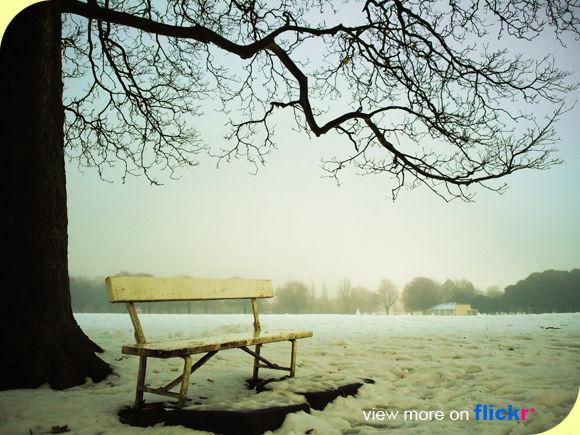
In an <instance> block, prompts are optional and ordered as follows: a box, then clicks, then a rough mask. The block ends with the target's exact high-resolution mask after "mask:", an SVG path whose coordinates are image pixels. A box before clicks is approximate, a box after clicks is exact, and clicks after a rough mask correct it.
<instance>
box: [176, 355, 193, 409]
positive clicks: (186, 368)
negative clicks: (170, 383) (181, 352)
mask: <svg viewBox="0 0 580 435" xmlns="http://www.w3.org/2000/svg"><path fill="white" fill-rule="evenodd" d="M183 359H184V364H183V380H182V381H181V389H180V390H179V403H178V404H177V406H178V407H179V408H183V405H185V400H186V399H187V388H188V387H189V375H190V374H191V365H192V360H191V356H190V355H188V356H184V357H183Z"/></svg>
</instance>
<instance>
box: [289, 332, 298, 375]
mask: <svg viewBox="0 0 580 435" xmlns="http://www.w3.org/2000/svg"><path fill="white" fill-rule="evenodd" d="M290 342H291V343H292V355H291V357H290V377H291V378H293V377H294V374H295V373H296V345H297V343H296V340H290Z"/></svg>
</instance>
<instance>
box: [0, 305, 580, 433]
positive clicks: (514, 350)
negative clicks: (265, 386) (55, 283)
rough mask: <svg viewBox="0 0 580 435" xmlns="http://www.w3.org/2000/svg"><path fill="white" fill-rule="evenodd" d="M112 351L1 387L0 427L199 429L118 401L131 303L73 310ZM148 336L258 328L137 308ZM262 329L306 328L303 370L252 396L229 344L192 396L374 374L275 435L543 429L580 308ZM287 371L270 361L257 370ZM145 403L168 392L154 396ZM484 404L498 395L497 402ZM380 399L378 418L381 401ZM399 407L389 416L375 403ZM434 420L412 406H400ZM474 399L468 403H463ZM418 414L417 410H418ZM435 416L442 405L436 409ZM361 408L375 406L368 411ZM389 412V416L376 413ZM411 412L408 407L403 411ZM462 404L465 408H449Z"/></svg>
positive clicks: (132, 361)
mask: <svg viewBox="0 0 580 435" xmlns="http://www.w3.org/2000/svg"><path fill="white" fill-rule="evenodd" d="M76 317H77V320H78V322H79V324H80V325H81V327H82V328H83V330H84V331H85V332H86V333H87V334H88V335H89V336H90V337H91V338H92V339H93V340H94V341H95V342H96V343H98V344H99V345H100V346H101V347H103V349H104V350H105V353H104V354H103V355H102V357H103V358H104V359H105V360H106V361H107V362H108V363H110V364H111V365H112V366H113V368H114V370H115V373H116V375H113V376H111V377H109V378H108V379H107V380H105V381H104V382H101V383H98V384H92V383H91V382H87V383H86V384H85V385H82V386H79V387H75V388H71V389H69V390H67V391H52V390H50V389H49V388H48V387H46V386H45V387H42V388H39V389H35V390H15V391H2V392H0V403H1V404H2V406H1V407H0V433H1V434H31V433H32V434H40V433H50V431H51V428H52V427H53V426H65V425H66V426H68V428H69V429H70V431H71V432H72V433H80V434H105V433H106V434H117V433H127V434H132V433H145V434H182V433H183V434H185V433H187V434H191V433H202V432H196V431H192V430H191V429H187V428H184V427H179V426H177V427H165V426H163V425H158V426H155V427H151V428H146V429H142V428H134V427H130V426H126V425H123V424H121V423H120V422H119V421H118V418H117V415H116V414H117V411H118V410H119V409H120V408H121V407H123V406H126V405H130V404H132V402H133V400H134V389H135V383H136V374H137V364H138V358H137V357H133V356H125V355H122V354H121V345H122V344H126V343H132V342H133V341H134V340H133V331H132V326H131V323H130V320H129V316H128V315H127V314H77V315H76ZM140 318H141V321H142V323H143V327H144V330H145V334H146V336H147V338H148V340H150V341H152V340H156V339H160V338H165V337H167V336H171V337H175V338H182V337H188V336H202V335H211V334H223V333H228V332H242V331H248V332H249V331H251V324H252V318H251V315H155V314H150V315H141V316H140ZM260 319H261V322H262V329H279V328H284V329H285V328H294V329H311V330H312V331H313V332H314V337H312V338H307V339H302V340H299V344H298V368H297V377H296V378H294V379H290V380H285V381H282V382H279V383H274V384H270V385H271V386H272V390H273V391H268V392H263V393H260V394H256V393H255V392H254V391H249V390H246V389H245V388H244V379H246V378H248V377H250V376H251V367H252V358H251V357H250V356H249V355H247V354H245V353H244V352H242V351H240V350H237V349H233V350H228V351H223V352H220V353H218V354H217V355H216V356H215V357H214V358H213V359H212V360H210V361H209V362H208V363H207V364H206V365H205V366H203V367H202V368H201V369H200V370H199V371H197V372H196V373H195V374H194V375H193V376H192V379H191V381H192V385H191V386H190V388H189V398H191V399H192V402H189V403H190V405H189V406H196V407H202V408H206V409H241V408H259V407H266V406H274V405H285V404H291V403H297V402H302V401H304V397H303V396H301V395H297V394H295V392H300V391H319V390H323V389H327V388H330V387H332V386H337V385H343V384H347V383H351V382H356V381H360V379H361V378H372V379H373V380H374V381H375V383H374V384H365V385H363V386H362V387H361V389H360V390H359V392H358V394H357V395H356V396H355V397H346V398H338V399H336V400H335V401H334V402H332V403H331V404H330V405H328V406H327V407H326V408H325V409H324V410H323V411H315V410H313V411H312V412H311V414H306V413H304V412H300V413H297V414H291V415H289V416H288V417H287V418H286V420H285V422H284V424H283V426H282V427H280V428H279V429H278V430H276V431H275V432H274V433H275V434H304V433H313V434H358V433H361V434H376V433H383V432H389V433H393V434H414V433H419V434H422V433H424V434H428V433H458V434H459V433H463V434H464V433H486V434H487V433H490V434H529V433H539V432H542V431H545V430H548V429H550V428H552V427H554V426H555V425H556V424H558V423H559V422H560V421H562V420H563V419H564V417H566V415H567V414H568V413H569V411H570V409H571V408H572V405H573V404H574V402H575V400H576V397H577V395H578V387H579V384H580V313H579V314H542V315H503V316H477V317H440V316H388V317H387V316H355V315H351V316H349V315H262V316H261V317H260ZM289 349H290V346H289V344H288V343H278V344H270V345H266V346H265V347H264V348H263V353H264V355H265V356H266V357H267V358H269V357H271V358H272V359H273V360H275V361H278V362H282V363H284V364H286V363H287V358H288V357H289ZM181 369H182V360H181V359H179V358H175V359H169V360H165V361H163V360H156V359H149V364H148V373H147V374H148V378H147V382H148V383H151V385H160V384H163V383H167V382H168V381H169V380H171V379H173V378H174V377H175V376H177V375H178V374H179V371H180V370H181ZM279 374H280V372H272V371H268V370H263V369H262V371H261V375H262V376H268V377H269V376H275V375H279ZM145 399H146V400H149V401H159V400H160V399H162V398H161V397H160V396H154V395H149V394H145ZM477 404H482V405H488V406H489V405H493V406H494V409H499V408H505V409H507V408H508V406H509V405H512V406H513V408H517V409H521V408H526V409H531V408H534V412H533V413H532V412H528V414H527V415H526V419H525V421H524V420H520V421H515V420H511V421H510V420H507V419H506V420H504V421H499V420H493V421H489V420H488V421H482V420H481V418H482V417H481V416H480V420H476V415H475V413H474V408H475V406H476V405H477ZM488 409H489V407H488ZM373 410H374V411H375V414H374V415H375V419H374V420H373V418H372V415H373V414H372V411H373ZM379 410H382V411H385V412H390V413H396V412H397V411H399V413H398V414H396V417H394V418H391V419H390V420H389V419H388V418H385V417H384V414H380V413H379V414H377V411H379ZM412 410H416V411H417V412H418V413H417V414H416V415H418V416H419V415H422V416H423V417H425V416H427V415H428V413H427V412H422V413H421V411H441V413H439V414H436V413H435V412H432V413H431V416H432V418H433V419H432V420H425V421H421V420H414V419H413V420H411V418H407V419H405V418H404V415H405V414H404V413H405V411H412ZM461 411H467V412H463V413H462V412H461ZM419 413H420V414H419ZM436 415H439V417H441V416H443V418H442V419H441V420H437V419H436ZM365 416H366V417H365ZM381 416H383V419H380V417H381ZM412 416H413V414H411V413H408V417H412ZM452 416H455V417H457V416H461V418H463V420H452V418H451V417H452Z"/></svg>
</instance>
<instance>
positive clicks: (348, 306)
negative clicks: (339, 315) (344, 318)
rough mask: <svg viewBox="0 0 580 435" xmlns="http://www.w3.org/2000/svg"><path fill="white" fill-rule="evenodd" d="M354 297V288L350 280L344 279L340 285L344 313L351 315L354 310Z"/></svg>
mask: <svg viewBox="0 0 580 435" xmlns="http://www.w3.org/2000/svg"><path fill="white" fill-rule="evenodd" d="M352 297H353V295H352V286H351V284H350V280H348V279H343V280H342V281H340V283H339V284H338V298H339V299H340V301H341V302H342V305H343V307H344V312H345V313H347V314H350V313H351V310H352Z"/></svg>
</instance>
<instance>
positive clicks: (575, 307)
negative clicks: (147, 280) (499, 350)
mask: <svg viewBox="0 0 580 435" xmlns="http://www.w3.org/2000/svg"><path fill="white" fill-rule="evenodd" d="M119 275H130V274H129V273H128V272H121V273H120V274H119ZM134 275H137V276H152V275H150V274H134ZM70 284H71V298H72V306H73V311H75V312H91V313H100V312H113V313H116V312H125V306H124V304H111V303H109V301H108V297H107V290H106V287H105V280H104V278H83V277H73V278H71V279H70ZM274 296H275V297H274V298H272V299H265V300H264V299H262V300H259V301H258V303H259V306H260V312H261V313H289V314H299V313H327V314H332V313H336V314H354V313H357V312H358V313H387V314H388V313H390V312H391V311H392V310H393V307H394V306H395V305H396V304H397V302H401V304H400V305H401V306H402V308H403V309H404V311H405V312H424V311H425V310H427V309H429V308H431V307H433V306H434V305H437V304H440V303H446V302H455V303H460V304H470V305H471V307H472V308H477V309H478V310H479V311H480V312H481V313H489V314H494V313H515V312H518V313H519V312H522V313H545V312H576V311H580V269H572V270H571V271H569V272H567V271H556V270H548V271H545V272H541V273H539V272H538V273H533V274H531V275H530V276H528V277H527V278H526V279H524V280H521V281H519V282H518V283H517V284H514V285H510V286H508V287H506V288H505V291H502V290H501V289H500V288H499V287H497V286H494V287H489V288H487V289H486V290H485V291H482V290H479V289H477V288H475V286H474V285H473V284H472V283H471V282H470V281H468V280H466V279H462V280H456V281H453V280H450V279H448V280H446V281H445V282H444V283H442V284H441V283H438V282H436V281H434V280H432V279H429V278H425V277H417V278H414V279H413V280H411V281H410V282H409V283H407V284H406V285H405V287H404V288H403V291H402V292H401V293H399V290H398V288H397V286H396V285H395V284H394V283H393V282H392V281H390V280H388V279H384V280H382V281H381V282H380V283H379V285H378V286H377V289H376V290H374V291H372V290H369V289H367V288H365V287H361V286H353V285H352V284H351V282H350V280H348V279H343V280H341V281H340V282H339V284H338V287H337V291H336V296H335V297H329V296H328V292H327V289H326V284H323V287H322V289H321V291H320V292H319V294H318V295H317V292H316V289H315V288H314V285H313V284H311V285H310V286H309V287H308V286H307V285H306V284H304V283H302V282H300V281H289V282H287V283H285V284H284V285H283V286H281V287H278V288H277V289H276V290H275V292H274ZM137 308H138V310H140V311H141V312H143V313H183V314H194V313H207V314H213V313H216V314H217V313H251V305H250V303H249V301H246V300H232V301H193V302H191V301H187V302H151V303H143V304H137Z"/></svg>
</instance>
